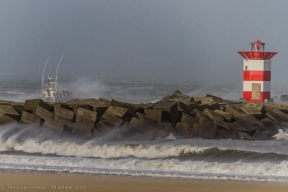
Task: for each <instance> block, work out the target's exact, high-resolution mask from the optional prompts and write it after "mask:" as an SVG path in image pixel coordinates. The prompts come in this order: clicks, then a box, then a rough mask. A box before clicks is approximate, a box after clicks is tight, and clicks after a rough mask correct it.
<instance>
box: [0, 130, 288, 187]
mask: <svg viewBox="0 0 288 192" xmlns="http://www.w3.org/2000/svg"><path fill="white" fill-rule="evenodd" d="M286 146H287V142H286V141H280V140H274V141H233V140H209V141H207V140H201V139H182V140H181V139H180V140H179V139H177V140H175V139H173V136H171V135H170V136H169V137H168V138H167V139H158V140H155V141H141V142H140V141H139V142H134V143H131V142H120V141H111V140H105V139H104V140H101V139H100V140H98V139H91V140H89V141H85V140H81V139H76V138H73V139H72V138H71V137H70V138H68V137H59V136H58V137H57V136H56V135H53V134H52V135H51V133H49V132H44V133H40V132H39V131H37V130H35V129H29V128H27V129H26V128H25V129H22V130H21V131H20V132H17V133H15V132H14V131H13V130H11V129H10V128H9V127H7V128H1V129H0V151H1V152H0V169H5V170H15V169H16V170H26V171H55V172H71V173H72V172H73V173H91V174H113V175H131V176H151V177H172V178H188V179H189V178H198V179H235V180H254V181H285V182H287V181H288V149H286V148H287V147H286Z"/></svg>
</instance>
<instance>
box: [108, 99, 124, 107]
mask: <svg viewBox="0 0 288 192" xmlns="http://www.w3.org/2000/svg"><path fill="white" fill-rule="evenodd" d="M122 105H123V102H121V101H117V100H115V99H112V100H111V102H110V106H114V107H122Z"/></svg>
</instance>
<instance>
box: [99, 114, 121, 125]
mask: <svg viewBox="0 0 288 192" xmlns="http://www.w3.org/2000/svg"><path fill="white" fill-rule="evenodd" d="M102 119H104V120H106V121H108V122H109V123H111V124H113V125H115V126H116V127H119V126H120V125H122V123H123V120H122V119H120V118H119V117H117V116H116V115H114V114H113V113H110V112H109V111H106V112H105V113H104V114H103V115H102V117H101V119H100V120H102Z"/></svg>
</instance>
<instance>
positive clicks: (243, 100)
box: [239, 98, 248, 103]
mask: <svg viewBox="0 0 288 192" xmlns="http://www.w3.org/2000/svg"><path fill="white" fill-rule="evenodd" d="M239 101H240V102H243V103H247V102H248V99H246V98H240V99H239Z"/></svg>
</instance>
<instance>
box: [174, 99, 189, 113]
mask: <svg viewBox="0 0 288 192" xmlns="http://www.w3.org/2000/svg"><path fill="white" fill-rule="evenodd" d="M177 105H178V111H179V109H181V110H183V112H184V113H186V114H190V107H189V105H186V104H185V103H183V102H181V101H178V102H177Z"/></svg>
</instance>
